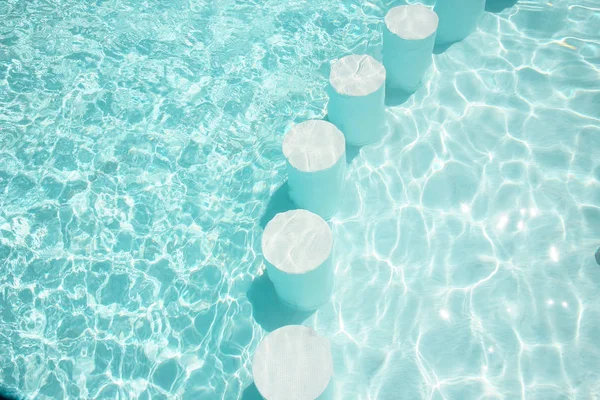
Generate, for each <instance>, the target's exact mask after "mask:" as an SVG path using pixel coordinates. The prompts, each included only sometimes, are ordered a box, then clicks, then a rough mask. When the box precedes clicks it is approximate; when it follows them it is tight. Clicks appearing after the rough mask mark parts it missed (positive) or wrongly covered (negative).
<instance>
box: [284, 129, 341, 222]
mask: <svg viewBox="0 0 600 400" xmlns="http://www.w3.org/2000/svg"><path fill="white" fill-rule="evenodd" d="M345 154H346V142H345V140H344V135H343V134H342V132H340V131H339V130H338V129H337V128H336V127H335V125H333V124H331V123H329V122H327V121H320V120H310V121H305V122H302V123H300V124H298V125H295V126H294V127H293V128H292V129H290V130H289V131H288V132H287V133H286V135H285V137H284V138H283V155H284V156H285V158H286V159H287V173H288V186H289V190H290V198H291V199H292V201H294V203H296V205H298V206H299V207H300V208H304V209H306V210H308V211H311V212H314V213H315V214H318V215H320V216H321V217H323V218H330V217H331V216H332V215H333V214H334V213H335V212H336V211H337V208H338V205H339V203H340V201H341V197H342V190H343V186H344V178H345V176H344V175H345V171H346V157H345Z"/></svg>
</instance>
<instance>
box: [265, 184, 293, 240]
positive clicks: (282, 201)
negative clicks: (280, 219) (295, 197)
mask: <svg viewBox="0 0 600 400" xmlns="http://www.w3.org/2000/svg"><path fill="white" fill-rule="evenodd" d="M296 209H298V206H297V205H296V204H294V202H293V201H292V199H290V195H289V186H288V183H287V181H285V182H284V183H283V184H282V185H281V186H279V187H278V188H277V190H275V192H273V194H272V195H271V198H269V204H267V209H266V210H265V213H264V214H263V215H262V217H261V218H260V226H261V227H262V228H263V229H264V228H265V226H267V224H268V223H269V221H270V220H272V219H273V217H274V216H275V215H277V214H279V213H282V212H286V211H290V210H296Z"/></svg>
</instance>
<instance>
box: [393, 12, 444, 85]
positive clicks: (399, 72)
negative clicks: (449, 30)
mask: <svg viewBox="0 0 600 400" xmlns="http://www.w3.org/2000/svg"><path fill="white" fill-rule="evenodd" d="M384 25H385V26H384V28H383V64H384V65H385V69H386V73H387V82H386V84H387V86H388V87H390V88H394V89H401V90H404V91H406V92H413V91H415V90H416V89H417V88H418V87H419V85H420V83H421V79H422V78H423V75H424V74H425V71H426V70H427V68H429V66H430V65H431V63H432V59H433V55H432V52H433V46H434V45H435V37H436V29H437V26H438V18H437V15H436V14H435V13H434V12H433V11H432V10H431V9H430V8H428V7H425V6H422V5H408V6H400V7H394V8H392V9H391V10H390V11H389V12H388V14H387V15H386V17H385V24H384Z"/></svg>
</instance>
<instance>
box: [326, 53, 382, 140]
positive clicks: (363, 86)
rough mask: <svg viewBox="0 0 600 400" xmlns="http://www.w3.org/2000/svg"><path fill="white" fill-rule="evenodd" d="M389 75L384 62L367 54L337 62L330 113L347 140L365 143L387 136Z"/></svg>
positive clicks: (332, 79)
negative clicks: (387, 75)
mask: <svg viewBox="0 0 600 400" xmlns="http://www.w3.org/2000/svg"><path fill="white" fill-rule="evenodd" d="M385 77H386V75H385V68H384V67H383V65H382V64H381V63H379V62H378V61H377V60H375V59H374V58H373V57H371V56H367V55H351V56H347V57H344V58H342V59H340V60H338V61H337V62H336V63H335V64H334V65H333V67H332V69H331V75H330V78H329V86H328V88H327V94H328V96H329V102H328V104H327V115H328V119H329V121H330V122H331V123H333V124H334V125H335V126H337V127H338V129H340V130H341V131H342V133H343V134H344V136H345V137H346V142H347V143H349V144H351V145H354V146H363V145H366V144H369V143H375V142H378V141H379V140H381V138H382V137H383V136H384V135H385V132H386V124H385Z"/></svg>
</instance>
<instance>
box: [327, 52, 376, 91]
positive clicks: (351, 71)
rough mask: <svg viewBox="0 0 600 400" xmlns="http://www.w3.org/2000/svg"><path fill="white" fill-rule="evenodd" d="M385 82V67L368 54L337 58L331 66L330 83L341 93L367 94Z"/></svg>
mask: <svg viewBox="0 0 600 400" xmlns="http://www.w3.org/2000/svg"><path fill="white" fill-rule="evenodd" d="M384 82H385V67H384V66H383V64H381V63H380V62H379V61H377V60H376V59H374V58H373V57H371V56H368V55H359V54H352V55H350V56H346V57H343V58H340V59H339V60H337V61H336V62H335V63H334V64H333V66H332V67H331V73H330V74H329V83H330V84H331V86H332V87H333V88H334V89H335V91H336V92H338V93H340V94H345V95H347V96H366V95H368V94H371V93H373V92H376V91H377V90H378V89H379V88H381V86H382V85H383V83H384Z"/></svg>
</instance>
